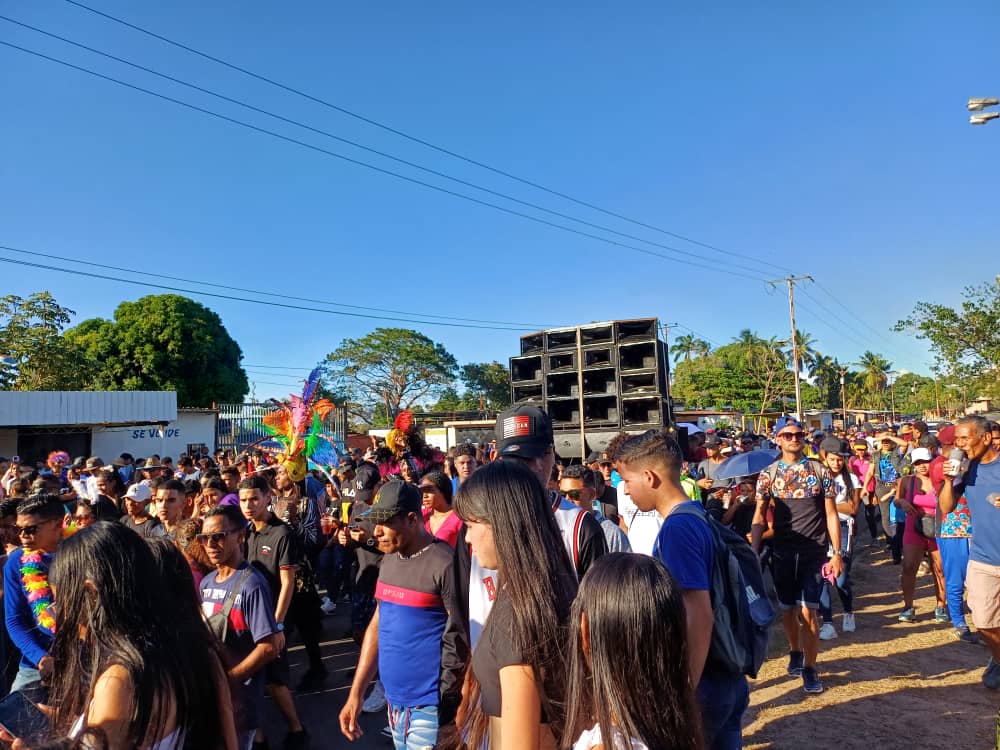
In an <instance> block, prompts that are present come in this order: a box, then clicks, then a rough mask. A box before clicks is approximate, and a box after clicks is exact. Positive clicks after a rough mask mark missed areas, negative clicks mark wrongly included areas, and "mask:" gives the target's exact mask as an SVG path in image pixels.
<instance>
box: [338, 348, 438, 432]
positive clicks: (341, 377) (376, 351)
mask: <svg viewBox="0 0 1000 750" xmlns="http://www.w3.org/2000/svg"><path fill="white" fill-rule="evenodd" d="M325 370H326V378H327V380H328V381H329V383H330V385H331V387H332V388H333V389H334V390H336V391H339V392H342V393H345V394H347V396H348V397H349V398H350V400H351V401H352V402H359V403H361V404H365V405H368V406H370V407H371V408H372V409H373V411H374V407H375V406H376V405H378V406H380V407H381V414H382V415H383V416H384V419H386V420H388V419H389V418H390V415H395V414H397V413H399V412H400V411H401V410H403V409H409V408H411V407H413V406H415V405H417V404H418V403H420V402H424V401H427V400H429V399H435V398H437V397H440V396H442V395H444V393H445V392H446V390H447V389H448V388H449V387H452V386H453V384H454V381H455V378H456V376H457V375H458V362H457V361H456V360H455V358H454V357H453V356H452V355H451V354H449V353H448V351H447V350H446V349H445V348H444V347H443V346H442V345H441V344H437V343H435V342H434V341H432V340H431V339H429V338H428V337H427V336H424V335H423V334H422V333H419V332H418V331H413V330H410V329H407V328H377V329H375V330H374V331H373V332H372V333H369V334H368V335H367V336H363V337H361V338H359V339H344V341H342V342H341V343H340V346H338V347H337V349H336V350H334V351H333V352H331V353H330V354H328V355H327V359H326V363H325ZM376 416H378V414H377V413H376ZM379 421H381V420H379Z"/></svg>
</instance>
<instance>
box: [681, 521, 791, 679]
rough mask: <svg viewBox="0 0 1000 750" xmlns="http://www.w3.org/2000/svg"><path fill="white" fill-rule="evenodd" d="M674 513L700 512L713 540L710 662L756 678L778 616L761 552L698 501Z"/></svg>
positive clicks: (730, 670)
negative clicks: (759, 556) (764, 573)
mask: <svg viewBox="0 0 1000 750" xmlns="http://www.w3.org/2000/svg"><path fill="white" fill-rule="evenodd" d="M675 513H676V514H682V515H691V516H698V517H699V518H701V519H702V520H703V521H704V522H705V523H706V524H708V528H709V531H710V532H711V534H712V540H713V543H714V545H715V566H714V568H715V569H714V570H713V571H712V589H711V591H710V592H709V595H710V597H711V601H712V618H713V619H712V641H711V643H710V645H709V648H708V662H710V663H711V664H713V665H714V666H717V667H719V668H721V669H723V670H725V671H727V672H729V673H730V674H744V675H747V676H748V677H752V678H756V677H757V673H758V672H759V671H760V667H761V665H762V664H763V663H764V659H765V658H766V657H767V643H768V631H769V630H770V626H771V623H772V622H774V618H775V611H774V607H773V606H772V604H771V600H770V599H768V596H767V590H766V588H765V587H764V575H763V573H762V572H761V568H760V560H759V559H758V557H757V553H756V552H754V551H753V548H752V547H751V546H750V544H749V543H748V542H747V540H746V539H744V538H743V537H741V536H740V535H739V534H737V533H736V532H735V531H733V530H732V529H730V528H728V527H727V526H723V525H722V524H721V523H719V522H718V521H716V520H715V519H714V518H712V517H711V516H710V515H708V513H707V512H706V511H705V509H704V508H702V507H700V506H697V505H692V504H687V503H685V504H683V505H678V506H677V507H676V508H675V509H674V510H673V511H672V512H671V515H673V514H675Z"/></svg>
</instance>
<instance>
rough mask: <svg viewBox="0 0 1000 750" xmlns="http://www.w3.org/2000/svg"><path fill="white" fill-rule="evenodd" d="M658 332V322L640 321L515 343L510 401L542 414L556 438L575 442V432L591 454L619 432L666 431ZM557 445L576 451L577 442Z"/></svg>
mask: <svg viewBox="0 0 1000 750" xmlns="http://www.w3.org/2000/svg"><path fill="white" fill-rule="evenodd" d="M659 330H660V325H659V320H658V319H657V318H639V319H636V320H613V321H609V322H606V323H588V324H587V325H583V326H576V327H573V328H553V329H550V330H547V331H539V332H538V333H531V334H528V335H526V336H522V337H521V354H520V355H519V356H516V357H511V358H510V378H511V396H512V399H513V401H514V402H515V403H518V402H531V403H534V404H537V405H538V406H540V407H542V408H543V409H545V411H546V412H548V414H549V417H551V419H552V428H553V430H554V431H555V432H557V433H560V432H562V433H576V434H577V435H579V433H580V430H581V426H582V427H583V429H584V430H585V431H586V434H587V442H588V443H589V445H590V448H591V449H597V450H599V449H600V448H601V447H603V445H604V444H606V443H607V440H609V439H610V436H611V435H614V434H615V433H617V432H619V431H620V430H625V431H627V432H641V431H643V430H648V429H650V428H654V427H662V426H664V425H667V424H670V423H671V422H672V421H673V419H672V414H671V411H670V400H669V391H668V377H669V373H670V370H669V362H668V358H667V351H666V346H665V345H664V343H663V342H662V341H661V340H660V336H659ZM581 420H582V425H581ZM563 440H564V442H565V441H568V442H566V445H565V446H564V447H569V446H570V444H575V445H576V446H577V447H578V446H579V437H576V439H575V440H574V439H572V438H570V437H569V435H565V436H564V438H563ZM558 442H559V436H558V435H557V443H558ZM558 447H559V446H558V445H557V448H558Z"/></svg>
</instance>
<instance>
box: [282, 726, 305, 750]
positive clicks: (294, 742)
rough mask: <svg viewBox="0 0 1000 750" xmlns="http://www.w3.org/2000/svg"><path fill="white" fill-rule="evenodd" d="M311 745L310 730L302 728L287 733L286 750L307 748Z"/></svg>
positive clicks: (303, 749)
mask: <svg viewBox="0 0 1000 750" xmlns="http://www.w3.org/2000/svg"><path fill="white" fill-rule="evenodd" d="M307 747H309V732H307V731H306V730H305V729H300V730H299V731H297V732H289V733H288V734H286V735H285V750H305V748H307Z"/></svg>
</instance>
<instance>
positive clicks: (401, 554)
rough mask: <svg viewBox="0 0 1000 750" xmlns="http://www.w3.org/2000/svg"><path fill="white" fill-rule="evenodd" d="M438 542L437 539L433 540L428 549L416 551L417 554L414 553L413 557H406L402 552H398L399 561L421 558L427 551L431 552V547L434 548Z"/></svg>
mask: <svg viewBox="0 0 1000 750" xmlns="http://www.w3.org/2000/svg"><path fill="white" fill-rule="evenodd" d="M436 542H437V539H433V540H431V542H430V544H428V545H427V546H426V547H424V548H422V549H419V550H417V551H416V552H414V553H413V554H412V555H404V554H403V553H402V552H397V553H396V554H397V555H399V559H400V560H412V559H414V558H415V557H420V556H421V555H422V554H424V553H425V552H426V551H427V550H429V549H430V548H431V547H433V546H434V545H435V543H436Z"/></svg>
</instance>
